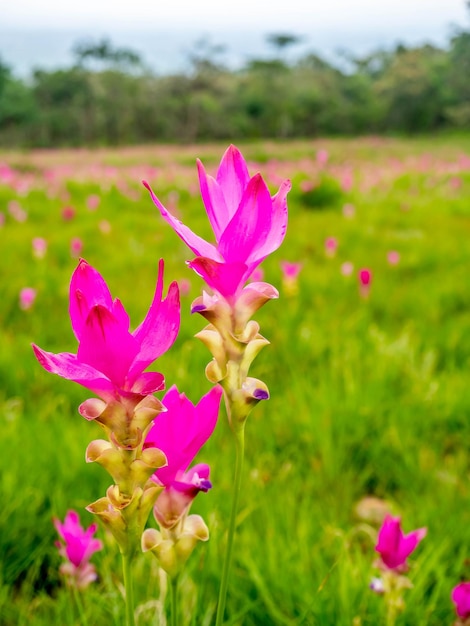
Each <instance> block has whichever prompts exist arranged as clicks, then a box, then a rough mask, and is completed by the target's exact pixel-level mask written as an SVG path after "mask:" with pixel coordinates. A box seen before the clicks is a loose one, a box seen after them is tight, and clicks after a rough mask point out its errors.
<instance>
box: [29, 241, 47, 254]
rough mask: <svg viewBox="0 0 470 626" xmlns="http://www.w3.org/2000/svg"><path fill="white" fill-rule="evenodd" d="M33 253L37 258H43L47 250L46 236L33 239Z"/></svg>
mask: <svg viewBox="0 0 470 626" xmlns="http://www.w3.org/2000/svg"><path fill="white" fill-rule="evenodd" d="M32 246H33V255H34V256H35V257H36V259H43V258H44V257H45V256H46V252H47V241H46V240H45V239H44V237H34V238H33V241H32Z"/></svg>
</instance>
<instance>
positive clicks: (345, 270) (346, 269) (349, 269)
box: [341, 261, 354, 276]
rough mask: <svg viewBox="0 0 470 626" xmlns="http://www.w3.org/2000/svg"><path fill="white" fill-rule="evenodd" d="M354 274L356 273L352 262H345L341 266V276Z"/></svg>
mask: <svg viewBox="0 0 470 626" xmlns="http://www.w3.org/2000/svg"><path fill="white" fill-rule="evenodd" d="M353 272H354V265H353V264H352V263H351V261H345V262H344V263H342V264H341V274H342V275H343V276H351V274H352V273H353Z"/></svg>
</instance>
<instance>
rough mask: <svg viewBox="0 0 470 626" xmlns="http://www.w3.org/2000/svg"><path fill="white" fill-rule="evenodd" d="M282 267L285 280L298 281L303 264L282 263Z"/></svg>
mask: <svg viewBox="0 0 470 626" xmlns="http://www.w3.org/2000/svg"><path fill="white" fill-rule="evenodd" d="M280 266H281V271H282V277H283V279H284V280H297V278H298V276H299V274H300V271H301V269H302V267H303V266H302V263H291V262H290V261H281V263H280Z"/></svg>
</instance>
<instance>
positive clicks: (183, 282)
mask: <svg viewBox="0 0 470 626" xmlns="http://www.w3.org/2000/svg"><path fill="white" fill-rule="evenodd" d="M178 287H179V290H180V294H181V295H182V296H188V295H189V293H190V291H191V283H190V281H189V280H188V279H187V278H181V279H180V280H179V281H178Z"/></svg>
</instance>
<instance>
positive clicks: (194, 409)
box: [145, 385, 222, 485]
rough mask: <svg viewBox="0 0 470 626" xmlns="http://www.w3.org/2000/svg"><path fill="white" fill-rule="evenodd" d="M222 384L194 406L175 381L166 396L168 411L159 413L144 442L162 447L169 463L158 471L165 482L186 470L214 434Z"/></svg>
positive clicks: (163, 482)
mask: <svg viewBox="0 0 470 626" xmlns="http://www.w3.org/2000/svg"><path fill="white" fill-rule="evenodd" d="M221 396H222V389H221V387H219V386H217V387H213V388H212V389H211V390H210V391H209V393H207V394H206V395H205V396H203V397H202V398H201V400H200V401H199V403H198V404H197V405H196V406H194V405H193V403H192V402H191V401H190V400H189V399H188V398H187V397H186V396H185V394H184V393H181V394H180V393H179V392H178V389H177V387H176V386H175V385H173V386H172V387H171V388H170V389H169V390H168V391H167V393H166V394H165V396H164V397H163V400H162V402H163V404H164V406H165V407H166V408H167V412H166V413H160V414H159V415H158V416H157V417H156V418H155V422H154V425H153V426H152V428H151V429H150V431H149V433H148V435H147V438H146V442H145V446H146V447H148V446H155V447H157V448H160V450H162V451H163V452H164V453H165V455H166V457H167V459H168V465H167V466H165V467H162V468H161V469H158V470H157V471H156V472H155V475H156V477H157V478H158V480H159V481H160V482H161V483H162V484H163V485H169V484H171V483H172V481H173V480H174V479H175V476H176V474H177V473H178V472H184V471H185V470H186V468H187V467H188V466H189V464H190V463H191V461H192V460H193V459H194V457H195V456H196V454H197V453H198V451H199V449H200V448H201V447H202V446H203V445H204V444H205V442H206V441H207V440H208V439H209V437H210V436H211V434H212V432H213V430H214V428H215V425H216V423H217V417H218V414H219V406H220V398H221Z"/></svg>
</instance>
